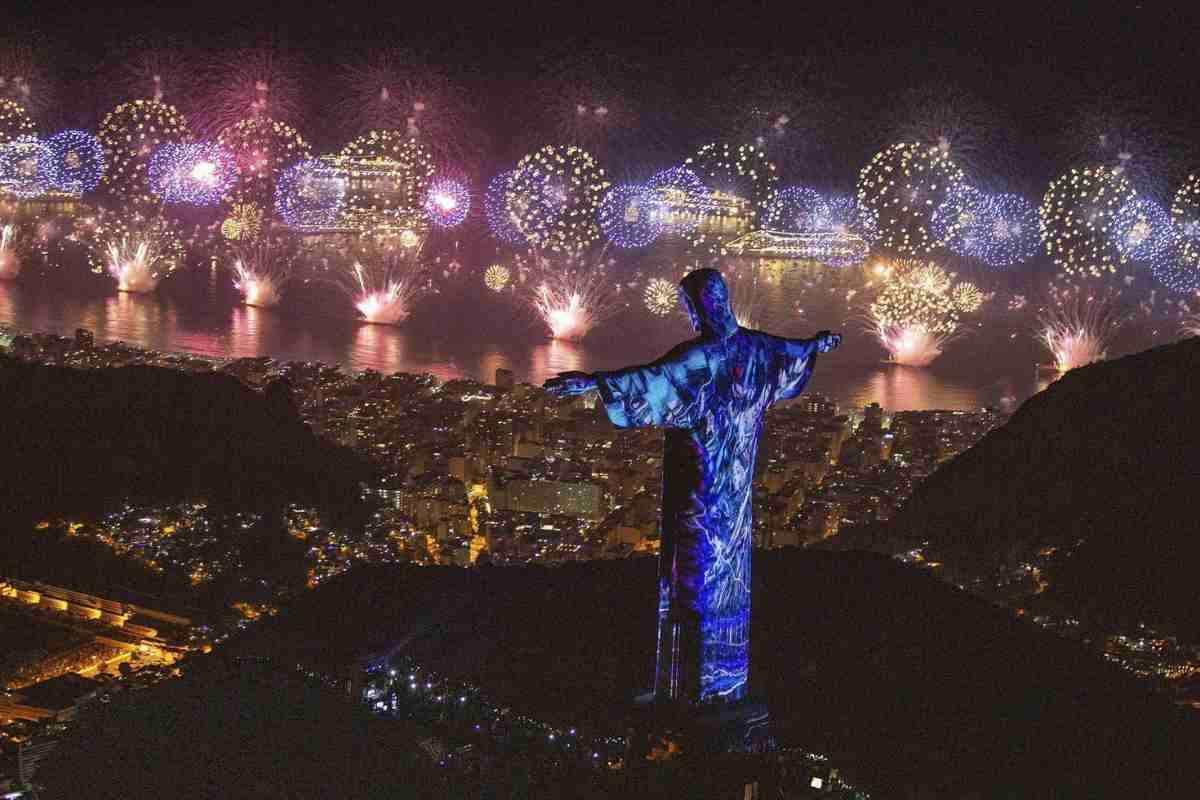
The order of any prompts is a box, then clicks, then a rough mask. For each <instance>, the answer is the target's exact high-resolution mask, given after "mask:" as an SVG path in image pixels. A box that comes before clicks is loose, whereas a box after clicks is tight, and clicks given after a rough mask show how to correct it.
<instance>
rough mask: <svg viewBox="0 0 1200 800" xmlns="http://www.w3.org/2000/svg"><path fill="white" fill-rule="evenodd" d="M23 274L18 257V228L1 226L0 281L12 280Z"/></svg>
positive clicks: (10, 225) (8, 225) (9, 225)
mask: <svg viewBox="0 0 1200 800" xmlns="http://www.w3.org/2000/svg"><path fill="white" fill-rule="evenodd" d="M20 273H21V259H20V258H19V257H18V255H17V226H16V225H12V224H7V225H2V226H0V280H11V279H13V278H15V277H17V275H19V274H20Z"/></svg>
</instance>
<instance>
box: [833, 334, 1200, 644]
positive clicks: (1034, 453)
mask: <svg viewBox="0 0 1200 800" xmlns="http://www.w3.org/2000/svg"><path fill="white" fill-rule="evenodd" d="M1198 479H1200V338H1192V339H1185V340H1183V341H1180V342H1176V343H1174V344H1170V345H1165V346H1162V347H1156V348H1154V349H1152V350H1147V351H1145V352H1143V353H1138V354H1136V355H1130V356H1126V357H1124V358H1119V359H1115V360H1112V361H1104V362H1100V363H1096V364H1092V365H1090V366H1086V367H1082V368H1080V369H1076V370H1072V371H1071V372H1068V373H1067V374H1066V375H1064V376H1063V377H1062V378H1061V379H1059V380H1058V381H1056V382H1054V383H1053V384H1051V385H1050V386H1049V387H1048V388H1047V389H1046V390H1045V391H1042V392H1041V393H1039V394H1037V395H1035V396H1033V397H1032V398H1030V399H1029V400H1028V401H1026V402H1025V404H1024V405H1022V406H1021V408H1020V409H1018V411H1017V412H1016V413H1015V414H1013V416H1012V418H1011V419H1010V420H1009V421H1008V422H1007V423H1006V424H1005V425H1003V426H1001V427H999V428H997V429H996V430H993V431H992V432H990V433H989V434H988V435H987V436H985V437H984V438H983V439H982V440H981V441H980V442H979V443H978V444H976V445H975V446H974V447H972V448H971V449H970V450H968V451H966V452H965V453H963V454H961V455H960V456H958V457H957V458H955V459H954V460H953V461H951V462H949V463H947V464H945V465H943V466H942V467H941V468H940V469H938V471H937V472H935V473H934V474H933V475H932V476H930V477H929V478H928V479H927V480H926V481H925V482H924V483H922V484H921V485H920V486H919V487H918V488H917V490H916V491H915V492H914V493H913V495H912V497H911V498H910V499H909V500H908V501H907V502H906V503H905V504H904V506H903V507H902V508H901V509H900V510H899V512H898V513H897V514H896V515H895V516H894V517H893V518H892V519H891V520H889V521H888V522H887V523H885V524H882V525H878V526H875V527H872V528H866V529H860V530H853V529H851V530H848V531H846V532H845V535H844V536H839V537H837V538H836V539H834V540H832V542H831V543H832V544H833V545H834V546H835V547H839V548H846V549H851V548H869V549H874V550H879V551H881V552H890V553H895V552H899V551H901V550H904V549H908V548H910V547H914V546H917V545H918V544H920V543H922V542H928V543H929V549H930V550H931V551H932V553H933V555H934V557H936V558H938V559H939V560H942V561H943V562H945V563H946V564H947V566H949V567H951V568H952V569H957V570H959V571H962V572H964V573H973V574H980V573H981V572H986V571H987V570H989V569H992V568H995V567H996V566H999V565H1002V564H1013V563H1014V562H1016V561H1017V560H1020V559H1022V558H1024V557H1026V556H1028V555H1030V554H1033V553H1036V552H1037V551H1039V550H1047V549H1050V548H1054V549H1055V551H1056V555H1055V557H1054V561H1053V562H1052V566H1051V569H1050V571H1049V581H1050V585H1051V590H1050V593H1051V594H1052V595H1053V596H1054V597H1056V598H1057V599H1060V600H1063V601H1065V602H1067V603H1068V604H1069V605H1070V606H1071V607H1073V608H1076V609H1079V610H1081V611H1083V612H1089V613H1094V614H1100V615H1103V616H1105V617H1108V618H1110V619H1124V620H1127V621H1138V620H1146V621H1155V622H1163V621H1166V622H1170V623H1175V624H1176V625H1178V626H1179V628H1180V631H1181V632H1182V633H1185V634H1188V635H1190V636H1191V638H1196V637H1197V636H1200V604H1197V603H1196V601H1195V599H1196V598H1195V564H1196V563H1197V562H1198V561H1200V535H1198V534H1200V517H1198V516H1197V514H1196V491H1197V487H1200V481H1198Z"/></svg>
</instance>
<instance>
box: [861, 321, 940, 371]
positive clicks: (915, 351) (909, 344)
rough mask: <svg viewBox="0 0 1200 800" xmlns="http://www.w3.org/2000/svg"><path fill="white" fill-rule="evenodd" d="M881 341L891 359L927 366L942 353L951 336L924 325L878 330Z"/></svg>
mask: <svg viewBox="0 0 1200 800" xmlns="http://www.w3.org/2000/svg"><path fill="white" fill-rule="evenodd" d="M876 335H877V337H878V338H879V343H880V344H881V345H883V348H884V349H885V350H887V352H888V355H889V356H890V358H889V360H890V361H892V362H893V363H896V364H906V365H908V366H910V367H927V366H929V365H930V364H932V363H933V362H934V361H935V360H937V358H938V356H940V355H941V354H942V348H943V347H944V346H945V344H946V342H947V340H948V339H949V338H950V337H949V336H946V335H944V334H939V333H936V332H933V331H930V330H928V329H927V328H925V327H924V326H922V325H912V326H906V327H895V328H883V327H880V328H879V329H878V330H877V332H876Z"/></svg>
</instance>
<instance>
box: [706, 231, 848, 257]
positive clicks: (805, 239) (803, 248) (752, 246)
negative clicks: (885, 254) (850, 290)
mask: <svg viewBox="0 0 1200 800" xmlns="http://www.w3.org/2000/svg"><path fill="white" fill-rule="evenodd" d="M725 247H726V249H727V250H728V251H729V252H730V253H732V254H734V255H747V256H763V257H767V258H796V259H804V260H812V261H820V262H822V263H826V264H830V265H832V266H842V265H849V264H857V263H860V262H862V261H864V260H866V258H867V251H868V250H869V249H870V248H869V247H868V246H867V243H866V242H865V241H863V239H862V237H860V236H856V235H855V234H853V233H784V232H782V231H770V230H761V231H751V232H750V233H747V234H745V235H743V236H740V237H738V238H737V239H734V240H733V241H732V242H730V243H729V244H727V245H726V246H725Z"/></svg>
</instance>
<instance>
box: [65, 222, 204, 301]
mask: <svg viewBox="0 0 1200 800" xmlns="http://www.w3.org/2000/svg"><path fill="white" fill-rule="evenodd" d="M83 228H84V231H85V232H86V234H87V238H88V246H89V250H90V259H91V263H92V271H93V272H95V273H97V274H103V273H105V272H107V273H108V274H109V275H111V276H112V277H113V278H115V279H116V281H117V289H118V290H119V291H122V292H153V291H154V289H155V288H156V287H157V286H158V283H159V281H161V280H162V279H163V278H165V277H166V276H167V275H170V274H171V273H172V272H174V271H175V270H176V269H178V268H179V267H181V266H182V265H183V259H184V247H183V242H182V240H181V239H180V236H179V231H178V229H177V228H176V226H175V225H174V223H172V222H171V221H170V220H168V219H166V218H164V217H162V216H149V215H147V214H144V213H143V212H141V211H139V210H136V209H132V210H124V211H121V212H116V211H105V210H99V211H97V214H96V216H95V217H93V218H90V219H88V220H85V221H84V223H83Z"/></svg>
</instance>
